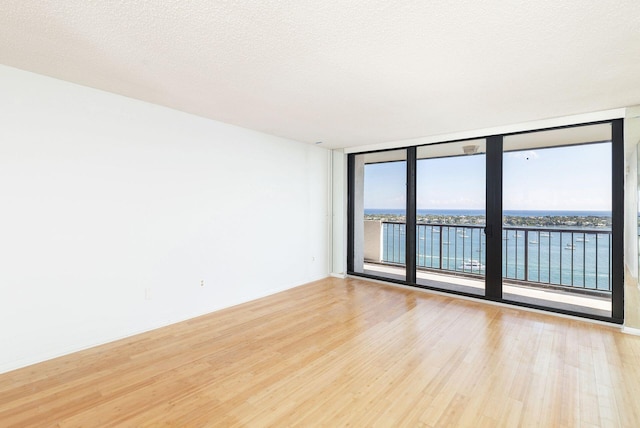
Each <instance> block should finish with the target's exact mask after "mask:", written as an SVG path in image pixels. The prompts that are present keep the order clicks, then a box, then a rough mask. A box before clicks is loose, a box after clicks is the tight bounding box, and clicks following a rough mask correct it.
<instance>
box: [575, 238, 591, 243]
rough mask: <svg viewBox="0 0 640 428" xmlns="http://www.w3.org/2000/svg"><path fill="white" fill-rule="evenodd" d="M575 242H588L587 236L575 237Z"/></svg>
mask: <svg viewBox="0 0 640 428" xmlns="http://www.w3.org/2000/svg"><path fill="white" fill-rule="evenodd" d="M576 242H589V238H576Z"/></svg>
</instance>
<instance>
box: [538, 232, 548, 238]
mask: <svg viewBox="0 0 640 428" xmlns="http://www.w3.org/2000/svg"><path fill="white" fill-rule="evenodd" d="M540 237H541V238H548V237H549V232H540Z"/></svg>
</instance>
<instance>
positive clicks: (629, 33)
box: [0, 0, 640, 148]
mask: <svg viewBox="0 0 640 428" xmlns="http://www.w3.org/2000/svg"><path fill="white" fill-rule="evenodd" d="M0 63H2V64H5V65H9V66H13V67H17V68H20V69H24V70H29V71H33V72H36V73H40V74H44V75H48V76H52V77H56V78H59V79H63V80H68V81H71V82H75V83H79V84H82V85H86V86H90V87H94V88H99V89H102V90H105V91H110V92H114V93H118V94H122V95H126V96H128V97H132V98H137V99H141V100H145V101H148V102H152V103H156V104H160V105H164V106H168V107H171V108H175V109H178V110H182V111H185V112H189V113H194V114H197V115H200V116H204V117H208V118H212V119H216V120H219V121H222V122H227V123H232V124H236V125H239V126H243V127H246V128H251V129H255V130H259V131H263V132H267V133H270V134H274V135H279V136H283V137H287V138H291V139H294V140H299V141H302V142H308V143H314V142H316V141H322V142H323V144H322V145H323V146H324V147H328V148H337V147H354V146H358V145H370V144H376V143H381V142H386V141H397V140H402V139H408V138H416V137H421V136H430V135H438V134H444V133H453V132H460V131H465V130H471V129H480V128H488V127H495V126H500V125H507V124H512V123H519V122H526V121H531V120H539V119H545V118H551V117H558V116H565V115H572V114H580V113H586V112H591V111H598V110H606V109H612V108H618V107H624V106H629V105H635V104H640V1H638V0H606V1H605V0H564V1H557V0H536V1H509V0H482V1H478V0H462V1H450V0H446V1H444V0H443V1H441V0H434V1H431V0H429V1H427V0H411V1H402V0H369V1H367V0H350V1H347V0H323V1H318V0H280V1H278V0H255V1H232V0H190V1H179V0H157V1H152V0H126V1H125V0H120V1H115V0H114V1H107V0H105V1H98V0H91V1H90V0H59V1H38V0H2V1H1V2H0Z"/></svg>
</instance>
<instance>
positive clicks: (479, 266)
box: [462, 259, 484, 269]
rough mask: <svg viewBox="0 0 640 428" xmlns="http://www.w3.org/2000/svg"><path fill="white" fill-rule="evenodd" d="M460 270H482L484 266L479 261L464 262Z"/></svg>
mask: <svg viewBox="0 0 640 428" xmlns="http://www.w3.org/2000/svg"><path fill="white" fill-rule="evenodd" d="M462 269H484V265H483V264H482V263H480V261H479V260H469V259H468V260H465V261H464V262H463V263H462Z"/></svg>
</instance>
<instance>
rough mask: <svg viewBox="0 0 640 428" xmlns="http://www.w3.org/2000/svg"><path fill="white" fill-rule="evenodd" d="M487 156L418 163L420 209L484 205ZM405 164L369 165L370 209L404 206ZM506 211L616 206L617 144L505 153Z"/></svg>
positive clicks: (366, 197)
mask: <svg viewBox="0 0 640 428" xmlns="http://www.w3.org/2000/svg"><path fill="white" fill-rule="evenodd" d="M484 161H485V157H484V155H476V156H458V157H451V158H440V159H424V160H419V161H418V171H417V180H418V187H417V193H418V200H417V203H418V209H428V208H431V209H483V208H484V206H485V198H484V193H485V165H484ZM405 168H406V164H405V162H388V163H383V164H369V165H367V166H366V167H365V194H364V206H365V208H395V209H398V208H404V206H405V183H406V178H405V175H406V170H405ZM503 168H504V183H503V194H504V195H503V196H504V197H503V205H504V209H505V210H545V211H547V210H597V211H609V210H610V209H611V145H610V144H608V143H605V144H589V145H581V146H573V147H558V148H550V149H538V150H529V151H520V152H511V153H506V154H505V155H504V167H503Z"/></svg>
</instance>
